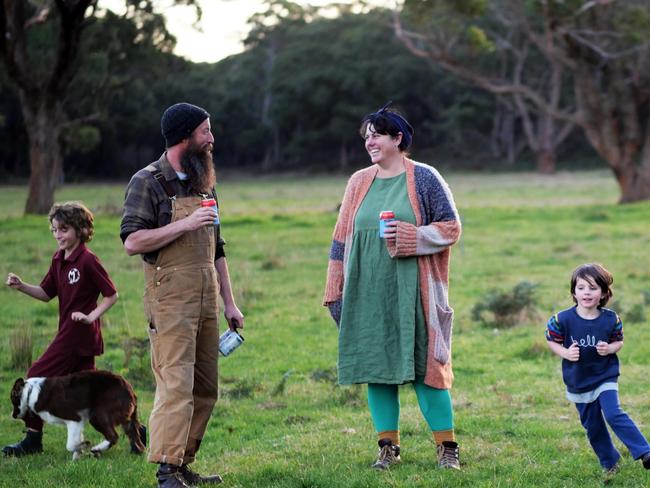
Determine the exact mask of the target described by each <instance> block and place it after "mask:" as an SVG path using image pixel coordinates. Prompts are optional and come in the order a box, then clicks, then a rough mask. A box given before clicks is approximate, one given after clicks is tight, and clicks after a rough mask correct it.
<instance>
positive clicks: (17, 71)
mask: <svg viewBox="0 0 650 488" xmlns="http://www.w3.org/2000/svg"><path fill="white" fill-rule="evenodd" d="M174 3H179V4H187V5H194V0H177V1H176V2H174ZM0 6H1V8H0V33H1V34H2V35H0V50H1V51H2V54H1V55H2V59H3V61H4V64H5V66H6V68H7V74H8V77H9V78H10V79H11V80H12V82H13V83H14V85H15V87H16V91H17V93H18V98H19V100H20V105H21V110H22V115H23V119H24V122H25V125H26V127H27V134H28V140H29V159H30V169H31V172H30V179H29V194H28V197H27V202H26V204H25V212H26V213H46V212H47V211H48V210H49V208H50V206H51V205H52V203H53V200H54V191H55V189H56V187H57V185H58V184H60V183H61V182H62V180H63V156H62V154H63V148H62V140H61V136H62V132H63V130H64V129H65V127H66V125H68V124H70V122H71V121H70V120H69V119H68V113H67V107H66V103H74V99H75V97H77V96H83V95H84V94H76V93H71V92H70V89H71V86H72V81H73V79H74V77H75V74H76V72H77V70H78V68H79V63H78V54H79V51H80V46H81V44H82V33H83V32H84V30H85V29H86V28H87V27H88V25H89V24H90V23H91V22H92V21H93V20H94V19H95V18H96V17H97V16H98V15H100V14H103V11H101V9H98V8H97V0H3V1H2V3H1V5H0ZM125 6H126V7H127V8H126V14H125V15H127V16H130V17H138V16H143V15H144V16H146V15H150V14H151V13H152V12H153V11H154V9H153V7H154V2H153V0H125ZM197 15H200V10H199V9H198V7H197ZM161 27H162V28H163V30H164V25H163V26H161Z"/></svg>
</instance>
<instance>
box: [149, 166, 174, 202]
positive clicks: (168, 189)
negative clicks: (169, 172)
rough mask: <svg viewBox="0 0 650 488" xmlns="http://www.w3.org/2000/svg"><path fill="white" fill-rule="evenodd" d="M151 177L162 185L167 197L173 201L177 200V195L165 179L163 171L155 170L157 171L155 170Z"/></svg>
mask: <svg viewBox="0 0 650 488" xmlns="http://www.w3.org/2000/svg"><path fill="white" fill-rule="evenodd" d="M150 171H151V170H150ZM151 175H152V176H153V177H154V178H155V179H156V181H157V182H158V183H160V184H161V185H162V187H163V189H164V190H165V193H166V194H167V196H168V197H169V198H170V199H171V200H174V199H175V198H176V193H175V192H174V190H173V189H172V187H171V185H170V184H169V182H168V181H167V180H166V179H165V176H164V175H163V174H162V171H160V169H159V168H155V169H153V171H151Z"/></svg>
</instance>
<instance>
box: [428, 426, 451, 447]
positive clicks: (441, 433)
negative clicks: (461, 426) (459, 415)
mask: <svg viewBox="0 0 650 488" xmlns="http://www.w3.org/2000/svg"><path fill="white" fill-rule="evenodd" d="M433 440H434V441H436V446H439V445H440V444H442V443H443V442H445V441H451V442H456V435H455V434H454V429H449V430H436V431H434V432H433Z"/></svg>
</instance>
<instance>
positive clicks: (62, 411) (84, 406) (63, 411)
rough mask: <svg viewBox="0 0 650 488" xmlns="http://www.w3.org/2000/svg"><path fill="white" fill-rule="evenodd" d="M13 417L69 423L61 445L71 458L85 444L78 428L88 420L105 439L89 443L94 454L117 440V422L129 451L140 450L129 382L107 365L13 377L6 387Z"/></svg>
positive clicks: (140, 441) (76, 456)
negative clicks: (98, 368)
mask: <svg viewBox="0 0 650 488" xmlns="http://www.w3.org/2000/svg"><path fill="white" fill-rule="evenodd" d="M11 403H12V404H13V407H14V410H13V417H14V418H15V419H18V418H19V419H22V418H25V416H26V415H38V416H39V417H40V418H41V419H43V421H45V422H47V423H50V424H64V425H65V426H66V427H67V428H68V442H67V444H66V449H67V450H68V451H70V452H72V459H73V460H76V459H79V457H80V456H81V455H82V454H83V452H84V450H86V449H88V448H89V447H90V443H89V442H87V441H84V437H83V429H84V425H85V423H86V422H90V425H92V426H93V427H94V428H95V430H97V431H98V432H99V433H101V434H102V435H103V436H104V440H103V441H102V442H100V443H99V444H97V445H96V446H94V447H92V448H91V449H90V452H91V453H92V454H93V455H95V456H99V455H100V454H101V453H102V452H103V451H105V450H107V449H108V448H110V447H111V446H112V445H113V444H115V443H117V440H118V434H117V431H116V430H115V427H116V426H118V425H121V426H122V428H123V429H124V432H125V433H126V435H127V436H128V437H129V439H130V441H131V451H132V452H135V453H138V454H141V453H142V452H143V451H144V449H145V447H144V443H143V441H144V439H141V434H143V431H144V428H143V427H142V425H141V424H140V422H139V421H138V409H137V398H136V396H135V393H134V392H133V388H131V385H130V384H129V383H128V382H127V381H126V380H125V379H124V378H122V377H121V376H119V375H116V374H113V373H111V372H109V371H81V372H78V373H73V374H70V375H67V376H55V377H51V378H29V379H27V380H23V379H22V378H18V379H17V380H16V382H15V383H14V386H13V388H12V389H11Z"/></svg>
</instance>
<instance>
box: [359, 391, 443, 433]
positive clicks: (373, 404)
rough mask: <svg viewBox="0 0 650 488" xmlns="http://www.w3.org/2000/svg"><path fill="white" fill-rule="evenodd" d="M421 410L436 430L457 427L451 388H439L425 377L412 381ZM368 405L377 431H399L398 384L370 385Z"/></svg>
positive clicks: (434, 430)
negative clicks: (423, 380)
mask: <svg viewBox="0 0 650 488" xmlns="http://www.w3.org/2000/svg"><path fill="white" fill-rule="evenodd" d="M412 385H413V388H414V389H415V394H416V396H417V398H418V404H419V405H420V410H421V411H422V415H423V416H424V418H425V420H426V421H427V424H429V428H430V429H431V430H432V431H433V432H436V431H439V430H450V429H453V428H454V412H453V409H452V406H451V395H450V394H449V390H438V389H436V388H432V387H430V386H427V385H425V384H424V383H423V382H422V380H416V381H415V382H413V383H412ZM368 407H369V408H370V416H371V417H372V423H373V424H374V425H375V430H376V431H377V432H384V431H386V430H399V392H398V385H383V384H377V383H369V384H368Z"/></svg>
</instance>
